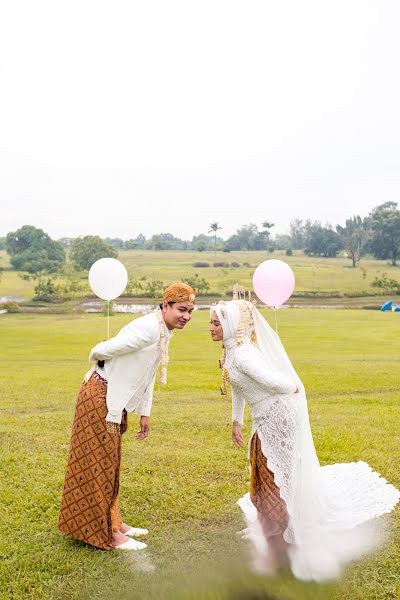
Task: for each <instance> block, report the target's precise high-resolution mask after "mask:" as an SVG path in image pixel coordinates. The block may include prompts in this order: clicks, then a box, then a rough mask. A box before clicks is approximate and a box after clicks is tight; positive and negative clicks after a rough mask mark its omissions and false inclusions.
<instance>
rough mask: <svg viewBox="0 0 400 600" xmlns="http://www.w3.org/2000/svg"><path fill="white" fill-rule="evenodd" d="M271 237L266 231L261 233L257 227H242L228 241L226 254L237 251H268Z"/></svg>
mask: <svg viewBox="0 0 400 600" xmlns="http://www.w3.org/2000/svg"><path fill="white" fill-rule="evenodd" d="M269 247H270V242H269V237H268V236H266V235H265V231H259V230H258V227H257V225H255V224H254V223H250V225H242V227H240V228H239V229H238V230H237V231H236V233H235V234H234V235H232V236H231V237H230V238H228V239H227V241H226V242H225V245H224V250H225V251H226V252H231V251H235V250H268V249H269Z"/></svg>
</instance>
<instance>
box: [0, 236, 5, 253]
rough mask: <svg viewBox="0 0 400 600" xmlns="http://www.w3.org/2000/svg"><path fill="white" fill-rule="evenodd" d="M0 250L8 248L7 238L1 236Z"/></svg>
mask: <svg viewBox="0 0 400 600" xmlns="http://www.w3.org/2000/svg"><path fill="white" fill-rule="evenodd" d="M0 250H6V238H5V237H0Z"/></svg>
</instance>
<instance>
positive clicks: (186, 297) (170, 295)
mask: <svg viewBox="0 0 400 600" xmlns="http://www.w3.org/2000/svg"><path fill="white" fill-rule="evenodd" d="M195 299H196V290H194V289H193V288H192V287H190V285H188V284H187V283H183V282H182V281H176V282H175V283H171V285H170V286H168V287H167V289H166V290H164V294H163V302H187V303H188V304H190V305H191V306H193V304H194V301H195Z"/></svg>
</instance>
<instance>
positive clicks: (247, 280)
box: [0, 250, 400, 300]
mask: <svg viewBox="0 0 400 600" xmlns="http://www.w3.org/2000/svg"><path fill="white" fill-rule="evenodd" d="M268 258H279V259H281V260H285V261H286V262H287V263H289V264H290V266H291V267H292V269H293V271H294V273H295V276H296V289H295V291H296V292H304V291H319V292H336V293H346V294H349V293H350V294H357V295H360V296H362V295H364V294H368V293H375V292H376V290H374V288H372V287H371V284H372V281H373V279H374V277H375V276H376V275H378V274H379V273H382V272H387V273H388V275H389V276H390V277H393V278H394V279H399V278H400V275H399V273H400V268H399V267H392V266H391V265H389V264H388V263H387V262H386V261H378V260H363V261H362V262H361V263H360V266H358V267H357V268H355V269H353V268H351V266H350V265H351V263H350V261H349V260H348V259H346V258H315V257H307V256H303V255H302V254H300V253H299V254H298V255H296V256H285V255H284V253H279V252H275V253H273V254H268V253H265V252H231V253H229V254H227V253H223V252H219V253H217V256H216V257H215V256H214V253H200V252H183V251H181V252H177V251H176V252H152V251H139V250H137V251H135V250H130V251H122V252H120V254H119V259H120V260H121V261H122V262H123V263H124V264H125V266H126V268H127V269H128V272H129V276H130V278H131V279H139V278H141V277H147V279H148V280H152V279H155V280H160V281H163V282H164V284H165V285H168V284H169V283H171V282H172V281H175V280H177V279H182V278H185V277H191V276H193V275H194V274H195V273H197V274H198V275H199V276H200V277H204V278H205V279H206V280H207V281H208V282H209V284H210V290H211V291H213V292H215V293H217V294H220V295H221V294H222V295H223V294H225V293H226V292H227V291H229V290H232V286H233V284H234V283H236V282H239V283H241V284H243V285H245V286H246V287H247V288H250V286H251V280H252V275H253V273H254V270H255V268H256V267H257V265H258V264H260V263H261V262H262V261H263V260H266V259H268ZM0 259H1V260H0V266H3V267H5V268H7V266H8V258H7V255H6V253H5V252H4V251H2V252H0ZM199 261H201V262H208V263H209V264H210V265H212V264H213V263H214V262H217V261H220V262H222V261H223V262H229V263H232V262H238V263H240V265H241V266H240V267H229V268H221V267H213V266H210V267H206V268H195V267H193V264H194V263H195V262H199ZM243 263H248V264H249V265H250V267H245V266H243ZM83 277H84V279H83V280H82V281H83V283H85V284H86V276H85V275H84V274H83ZM33 287H34V283H33V282H29V281H23V280H22V279H21V278H20V277H19V275H18V273H16V272H14V271H9V270H5V271H4V273H3V277H2V281H1V283H0V296H6V295H12V296H22V297H24V298H25V299H27V300H29V299H30V298H32V296H33ZM87 292H89V288H88V287H87Z"/></svg>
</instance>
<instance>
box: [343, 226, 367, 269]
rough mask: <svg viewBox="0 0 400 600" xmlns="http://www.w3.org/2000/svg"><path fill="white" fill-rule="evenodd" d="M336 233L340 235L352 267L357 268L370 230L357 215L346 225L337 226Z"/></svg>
mask: <svg viewBox="0 0 400 600" xmlns="http://www.w3.org/2000/svg"><path fill="white" fill-rule="evenodd" d="M336 231H337V233H338V234H339V236H340V238H341V240H342V243H343V247H344V249H345V251H346V252H347V256H348V258H350V259H351V261H352V266H353V267H356V266H357V263H358V262H360V259H361V256H362V255H363V253H364V252H365V245H366V242H367V239H368V229H367V226H366V224H365V223H364V221H363V219H362V218H361V217H360V216H359V215H357V216H356V217H352V218H351V219H346V225H345V226H344V227H342V226H341V225H336Z"/></svg>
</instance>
